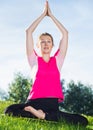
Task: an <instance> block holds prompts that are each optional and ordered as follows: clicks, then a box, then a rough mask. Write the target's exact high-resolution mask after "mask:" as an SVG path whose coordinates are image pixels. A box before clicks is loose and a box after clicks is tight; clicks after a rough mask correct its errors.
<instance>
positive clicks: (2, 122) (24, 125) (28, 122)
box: [0, 101, 93, 130]
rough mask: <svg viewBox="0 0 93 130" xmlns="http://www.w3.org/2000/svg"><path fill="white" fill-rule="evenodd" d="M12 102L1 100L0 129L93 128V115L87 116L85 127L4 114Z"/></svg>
mask: <svg viewBox="0 0 93 130" xmlns="http://www.w3.org/2000/svg"><path fill="white" fill-rule="evenodd" d="M9 104H11V102H4V101H0V130H93V117H90V116H87V118H88V121H89V124H88V126H87V127H86V128H85V127H83V126H80V125H77V126H75V125H72V124H67V123H65V122H58V123H56V122H51V121H44V120H37V119H27V118H15V117H9V116H5V115H4V109H5V108H6V106H8V105H9Z"/></svg>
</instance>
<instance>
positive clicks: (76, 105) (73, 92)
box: [63, 81, 93, 115]
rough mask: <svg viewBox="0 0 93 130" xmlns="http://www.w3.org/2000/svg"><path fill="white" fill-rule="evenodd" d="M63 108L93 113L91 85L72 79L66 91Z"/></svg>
mask: <svg viewBox="0 0 93 130" xmlns="http://www.w3.org/2000/svg"><path fill="white" fill-rule="evenodd" d="M63 108H64V109H65V110H67V111H69V112H74V113H80V114H86V115H93V90H92V89H91V87H90V86H89V85H87V86H86V85H84V84H82V83H81V82H78V83H77V84H75V83H74V81H71V82H70V83H69V84H68V89H67V90H66V92H65V100H64V103H63Z"/></svg>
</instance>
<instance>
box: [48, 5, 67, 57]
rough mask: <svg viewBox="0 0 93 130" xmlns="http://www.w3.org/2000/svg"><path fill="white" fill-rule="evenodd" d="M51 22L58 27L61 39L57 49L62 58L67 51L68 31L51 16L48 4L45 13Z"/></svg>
mask: <svg viewBox="0 0 93 130" xmlns="http://www.w3.org/2000/svg"><path fill="white" fill-rule="evenodd" d="M47 15H48V16H49V17H50V18H51V19H52V20H53V22H54V23H55V24H56V26H57V27H58V29H59V30H60V32H61V40H60V44H59V50H60V55H61V56H62V57H63V58H64V57H65V55H66V52H67V47H68V31H67V30H66V29H65V27H64V26H63V25H62V24H61V23H60V22H59V21H58V20H57V19H56V18H55V17H54V16H53V14H52V13H51V10H50V8H49V4H48V14H47Z"/></svg>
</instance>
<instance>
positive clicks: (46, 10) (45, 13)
mask: <svg viewBox="0 0 93 130" xmlns="http://www.w3.org/2000/svg"><path fill="white" fill-rule="evenodd" d="M43 13H44V15H45V16H48V1H47V0H46V3H45V7H44V11H43Z"/></svg>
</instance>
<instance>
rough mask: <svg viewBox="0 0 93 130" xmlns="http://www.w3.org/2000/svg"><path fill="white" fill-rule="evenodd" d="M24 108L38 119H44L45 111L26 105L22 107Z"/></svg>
mask: <svg viewBox="0 0 93 130" xmlns="http://www.w3.org/2000/svg"><path fill="white" fill-rule="evenodd" d="M24 110H25V111H28V112H31V113H32V114H33V115H34V116H36V117H37V118H39V119H45V113H44V112H43V111H42V110H41V109H39V110H36V109H35V108H33V107H32V106H27V107H25V108H24Z"/></svg>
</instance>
